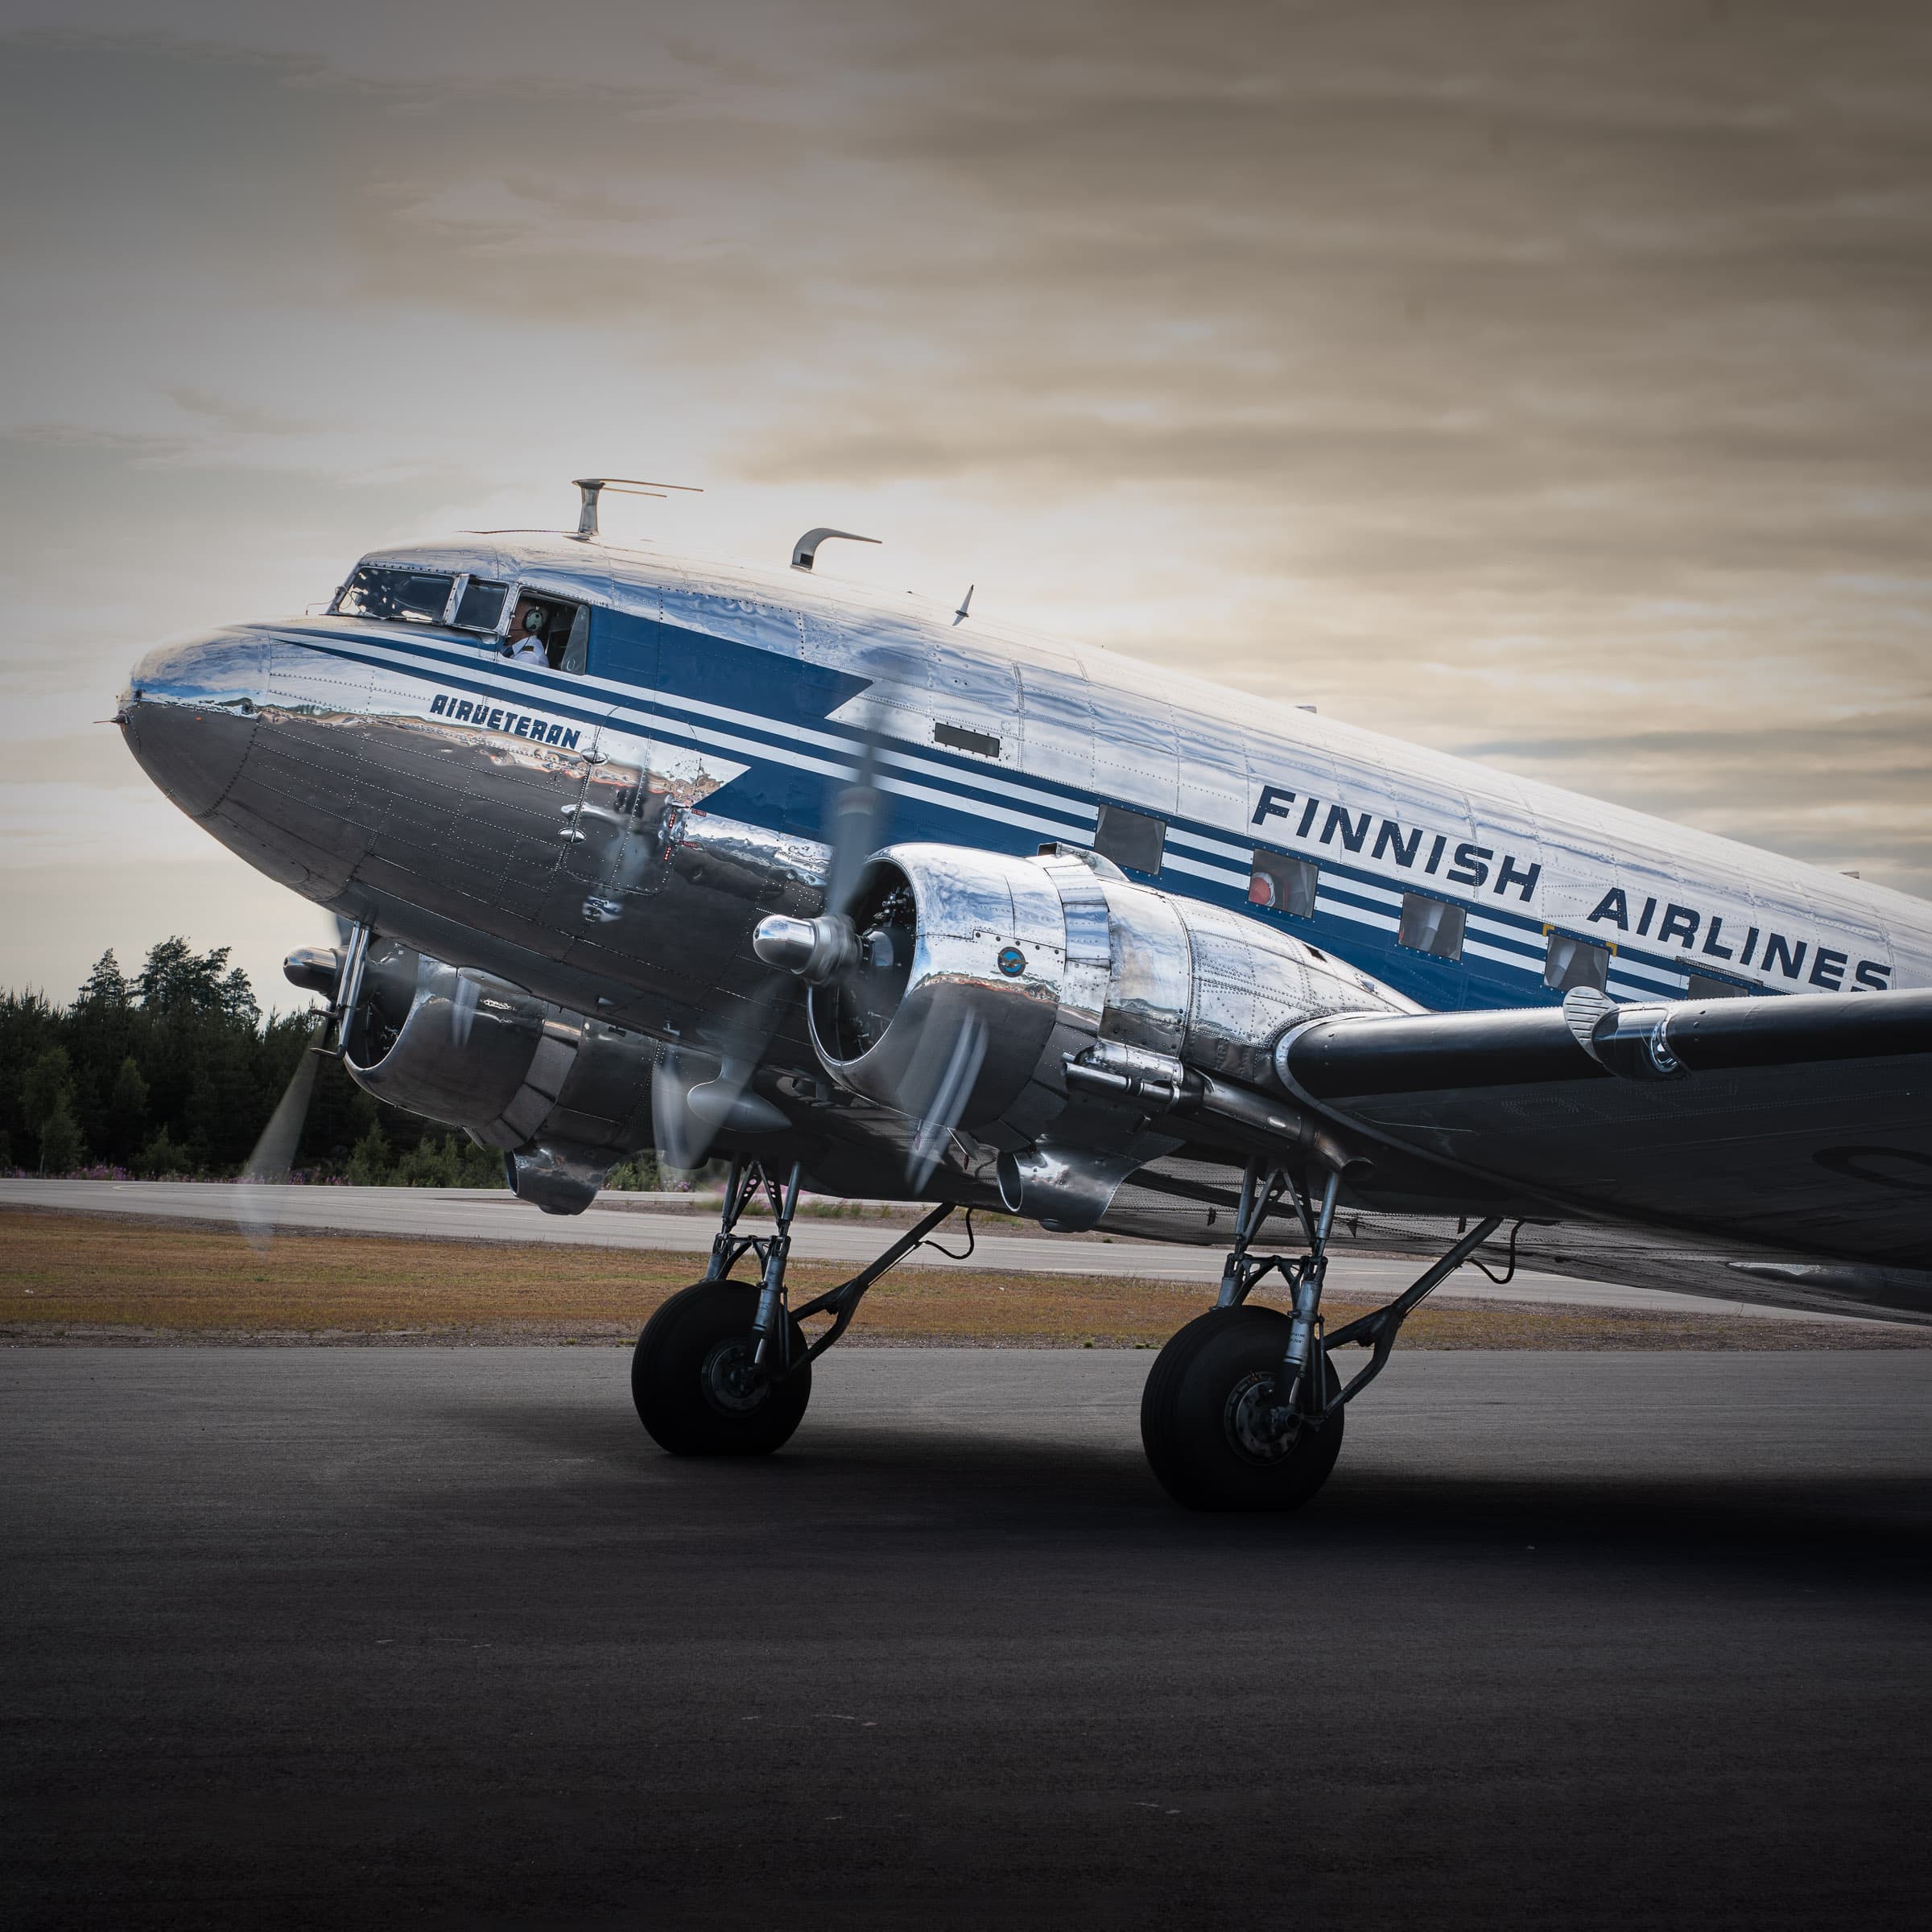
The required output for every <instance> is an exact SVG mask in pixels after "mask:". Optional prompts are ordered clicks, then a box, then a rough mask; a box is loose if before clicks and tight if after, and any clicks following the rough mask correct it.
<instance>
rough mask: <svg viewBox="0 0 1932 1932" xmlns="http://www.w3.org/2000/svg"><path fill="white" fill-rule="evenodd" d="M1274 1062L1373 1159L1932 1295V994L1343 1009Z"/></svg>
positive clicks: (1826, 1276)
mask: <svg viewBox="0 0 1932 1932" xmlns="http://www.w3.org/2000/svg"><path fill="white" fill-rule="evenodd" d="M1277 1064H1278V1068H1279V1071H1280V1072H1281V1074H1282V1078H1283V1080H1285V1081H1286V1084H1288V1085H1289V1087H1290V1088H1291V1089H1292V1090H1293V1091H1294V1092H1296V1093H1297V1094H1298V1096H1300V1097H1301V1098H1302V1100H1304V1101H1306V1102H1307V1103H1308V1104H1311V1106H1312V1107H1314V1108H1316V1109H1317V1110H1319V1112H1320V1113H1323V1114H1325V1115H1327V1117H1328V1118H1329V1119H1330V1120H1331V1121H1334V1122H1335V1123H1337V1124H1338V1125H1340V1126H1341V1127H1342V1128H1343V1129H1345V1130H1348V1131H1351V1132H1352V1133H1353V1134H1354V1135H1355V1136H1356V1137H1357V1139H1358V1140H1359V1141H1361V1142H1362V1143H1364V1152H1367V1153H1369V1154H1370V1155H1371V1156H1372V1157H1373V1154H1374V1152H1375V1150H1376V1148H1377V1146H1380V1147H1381V1148H1383V1149H1388V1150H1403V1151H1404V1152H1406V1153H1408V1154H1415V1155H1420V1156H1422V1157H1425V1158H1427V1159H1430V1160H1431V1161H1434V1162H1438V1163H1440V1164H1441V1165H1442V1166H1444V1167H1450V1168H1455V1169H1459V1170H1461V1171H1462V1172H1463V1173H1464V1174H1467V1175H1468V1176H1469V1177H1470V1179H1471V1180H1472V1183H1474V1182H1476V1181H1477V1180H1478V1179H1480V1180H1481V1181H1482V1182H1484V1183H1488V1186H1489V1187H1490V1188H1492V1189H1493V1188H1494V1187H1496V1186H1498V1185H1499V1184H1500V1185H1501V1186H1503V1187H1511V1186H1513V1187H1517V1188H1519V1189H1525V1190H1534V1191H1535V1192H1536V1193H1537V1194H1538V1195H1541V1196H1542V1197H1543V1198H1544V1199H1546V1200H1547V1201H1548V1202H1549V1203H1551V1205H1552V1206H1553V1207H1555V1208H1558V1209H1559V1210H1560V1211H1561V1213H1562V1217H1563V1219H1564V1220H1572V1219H1574V1220H1578V1221H1583V1222H1597V1223H1602V1222H1620V1223H1623V1224H1625V1225H1632V1224H1634V1225H1635V1226H1636V1227H1638V1228H1649V1229H1653V1230H1660V1231H1674V1232H1676V1233H1678V1234H1679V1235H1686V1234H1687V1235H1690V1236H1695V1237H1697V1242H1696V1245H1698V1246H1699V1248H1700V1249H1708V1250H1711V1251H1715V1252H1717V1253H1724V1252H1729V1253H1735V1254H1740V1255H1747V1256H1748V1255H1757V1256H1758V1257H1765V1256H1771V1257H1776V1256H1777V1255H1789V1256H1791V1257H1794V1260H1793V1261H1791V1262H1790V1263H1785V1264H1781V1263H1779V1262H1778V1261H1776V1260H1775V1259H1772V1260H1761V1261H1756V1262H1746V1263H1745V1264H1744V1265H1745V1266H1746V1268H1747V1269H1748V1272H1749V1273H1750V1274H1752V1276H1754V1277H1758V1278H1761V1279H1762V1280H1763V1281H1765V1282H1771V1281H1773V1280H1775V1279H1776V1278H1777V1276H1778V1274H1779V1273H1780V1272H1781V1271H1782V1272H1783V1273H1785V1274H1789V1275H1790V1278H1792V1280H1793V1281H1794V1282H1796V1281H1798V1280H1800V1279H1801V1278H1802V1279H1808V1280H1810V1281H1811V1282H1814V1283H1815V1285H1816V1286H1819V1287H1821V1288H1823V1289H1825V1290H1827V1291H1828V1292H1830V1291H1835V1292H1837V1293H1839V1294H1845V1295H1847V1296H1848V1297H1850V1298H1858V1299H1863V1300H1866V1301H1868V1302H1872V1304H1873V1305H1885V1304H1889V1305H1892V1306H1894V1307H1911V1308H1918V1309H1919V1310H1921V1311H1928V1312H1932V1274H1927V1275H1926V1278H1925V1280H1924V1281H1923V1282H1918V1281H1916V1280H1915V1279H1914V1277H1915V1275H1916V1274H1918V1272H1919V1271H1926V1270H1932V992H1899V993H1871V994H1859V995H1857V996H1845V995H1839V994H1822V995H1800V996H1794V997H1787V998H1780V999H1739V1000H1713V1001H1689V1002H1683V1003H1680V1004H1677V1005H1669V1006H1664V1005H1657V1006H1616V1005H1612V1003H1611V1002H1610V1001H1608V1000H1606V999H1604V998H1603V997H1602V996H1600V995H1598V994H1591V993H1580V994H1579V993H1572V994H1571V996H1570V998H1569V1000H1568V1001H1567V1002H1566V1004H1565V1005H1564V1006H1563V1008H1560V1009H1558V1008H1536V1009H1526V1010H1522V1011H1510V1012H1500V1013H1494V1012H1492V1013H1418V1014H1413V1015H1411V1014H1402V1015H1397V1016H1392V1017H1381V1016H1373V1017H1371V1016H1359V1017H1358V1016H1344V1017H1342V1018H1335V1019H1331V1020H1321V1021H1316V1022H1312V1023H1311V1024H1310V1025H1307V1026H1303V1027H1302V1028H1300V1029H1299V1030H1297V1031H1296V1032H1294V1033H1293V1034H1290V1035H1289V1036H1287V1038H1286V1039H1285V1040H1284V1041H1283V1042H1282V1047H1281V1048H1280V1050H1279V1052H1278V1056H1277ZM1536 1218H1538V1219H1542V1218H1543V1217H1542V1216H1540V1215H1539V1216H1537V1217H1536ZM1640 1245H1654V1244H1650V1243H1646V1244H1640ZM1730 1265H1731V1266H1732V1267H1733V1268H1736V1266H1738V1265H1739V1264H1738V1263H1737V1262H1736V1261H1732V1263H1731V1264H1730ZM1834 1267H1835V1268H1836V1270H1837V1273H1838V1274H1839V1276H1840V1277H1842V1279H1839V1280H1836V1281H1834V1280H1833V1279H1832V1278H1831V1277H1832V1273H1833V1269H1834ZM1751 1298H1755V1297H1751Z"/></svg>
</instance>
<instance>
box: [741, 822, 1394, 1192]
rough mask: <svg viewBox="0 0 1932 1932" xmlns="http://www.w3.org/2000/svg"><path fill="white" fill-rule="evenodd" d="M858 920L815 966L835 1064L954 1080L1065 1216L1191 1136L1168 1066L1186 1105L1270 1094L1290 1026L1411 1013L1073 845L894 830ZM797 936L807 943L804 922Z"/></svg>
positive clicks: (925, 1083)
mask: <svg viewBox="0 0 1932 1932" xmlns="http://www.w3.org/2000/svg"><path fill="white" fill-rule="evenodd" d="M821 923H822V922H821ZM851 927H852V931H855V932H856V934H857V956H856V959H855V960H850V961H841V962H839V969H838V970H837V971H836V972H829V973H828V975H827V976H824V977H823V978H822V979H816V980H814V979H811V978H809V977H808V993H807V1014H808V1017H809V1020H810V1024H811V1036H812V1041H813V1044H814V1045H815V1047H816V1049H817V1051H818V1053H819V1058H820V1059H821V1060H822V1061H823V1062H824V1067H825V1069H826V1071H827V1072H828V1074H830V1075H831V1076H832V1078H833V1079H834V1080H836V1081H838V1082H839V1083H840V1084H842V1085H844V1086H845V1087H848V1088H851V1089H852V1091H853V1092H857V1093H859V1094H861V1095H863V1096H865V1097H866V1098H868V1099H870V1100H877V1101H879V1102H881V1104H886V1105H888V1106H892V1107H896V1108H899V1109H900V1110H901V1111H902V1112H904V1113H910V1114H912V1115H914V1116H919V1115H923V1114H926V1113H930V1112H932V1111H936V1110H937V1103H936V1102H935V1095H940V1094H943V1093H944V1092H945V1089H946V1087H947V1081H948V1080H952V1081H953V1082H954V1083H955V1088H956V1090H955V1091H954V1092H952V1094H951V1095H950V1096H948V1097H949V1100H950V1104H948V1105H947V1107H946V1108H945V1112H946V1113H947V1117H948V1118H949V1119H950V1120H951V1121H953V1122H954V1123H956V1125H958V1126H959V1127H960V1128H961V1129H964V1130H966V1131H967V1132H968V1133H971V1134H972V1136H974V1137H976V1139H977V1140H978V1141H980V1142H981V1143H983V1144H984V1145H985V1146H987V1147H989V1148H991V1149H993V1150H997V1152H998V1153H999V1154H1001V1156H1002V1157H1003V1158H1001V1159H1000V1161H999V1162H998V1171H999V1176H1000V1181H1001V1191H1002V1192H1003V1194H1005V1196H1006V1199H1007V1204H1008V1205H1009V1207H1011V1208H1014V1209H1015V1211H1016V1212H1023V1213H1030V1214H1037V1215H1038V1216H1040V1218H1042V1219H1044V1220H1047V1224H1048V1225H1057V1226H1061V1227H1081V1226H1092V1224H1094V1223H1095V1222H1096V1221H1097V1220H1099V1219H1100V1216H1101V1215H1102V1214H1104V1212H1105V1210H1106V1205H1107V1203H1108V1200H1110V1199H1112V1196H1113V1192H1114V1191H1116V1190H1117V1188H1118V1187H1119V1185H1120V1183H1121V1179H1123V1178H1124V1176H1125V1174H1128V1173H1129V1172H1131V1171H1132V1170H1133V1167H1134V1166H1137V1165H1139V1164H1141V1162H1144V1161H1145V1160H1146V1159H1149V1158H1153V1157H1154V1154H1158V1152H1160V1151H1162V1150H1164V1149H1165V1148H1166V1147H1171V1146H1178V1145H1179V1144H1180V1143H1181V1141H1183V1140H1184V1139H1185V1138H1186V1137H1187V1129H1185V1128H1179V1129H1175V1130H1174V1131H1173V1132H1172V1133H1168V1134H1166V1137H1165V1138H1164V1139H1163V1137H1162V1132H1161V1130H1160V1129H1159V1127H1158V1124H1157V1125H1155V1127H1154V1128H1153V1129H1150V1108H1149V1107H1148V1105H1147V1104H1146V1098H1147V1095H1148V1092H1150V1088H1149V1085H1148V1083H1149V1081H1150V1080H1151V1081H1153V1082H1154V1084H1155V1086H1157V1087H1158V1085H1159V1084H1160V1077H1161V1075H1162V1070H1166V1074H1167V1075H1168V1076H1169V1077H1168V1080H1167V1086H1166V1104H1170V1105H1172V1104H1178V1103H1179V1100H1181V1097H1182V1096H1181V1089H1182V1088H1183V1085H1186V1086H1187V1089H1188V1093H1189V1096H1191V1100H1190V1104H1195V1103H1198V1101H1199V1098H1200V1096H1201V1095H1202V1093H1203V1092H1207V1093H1208V1096H1209V1097H1210V1099H1212V1095H1213V1092H1214V1091H1215V1089H1216V1087H1217V1085H1218V1086H1219V1087H1220V1088H1221V1089H1222V1090H1224V1091H1227V1092H1232V1091H1233V1090H1236V1089H1239V1090H1244V1091H1248V1092H1265V1091H1269V1090H1271V1089H1272V1087H1273V1072H1272V1057H1271V1056H1272V1054H1273V1050H1274V1042H1276V1040H1277V1039H1278V1038H1280V1037H1281V1035H1282V1034H1283V1033H1284V1032H1286V1030H1288V1029H1289V1028H1290V1027H1291V1026H1297V1025H1298V1024H1300V1023H1301V1022H1303V1021H1307V1020H1310V1019H1314V1018H1325V1017H1327V1016H1329V1015H1331V1014H1334V1013H1348V1012H1391V1013H1394V1012H1406V1011H1409V1010H1410V1002H1409V1001H1406V1000H1404V999H1402V997H1400V996H1399V995H1397V994H1396V993H1392V992H1390V991H1389V989H1387V988H1385V987H1383V986H1381V985H1378V984H1377V982H1376V981H1375V980H1372V979H1369V977H1368V976H1365V975H1364V974H1362V973H1360V972H1356V971H1355V970H1354V969H1353V968H1351V967H1349V966H1348V965H1346V964H1344V963H1343V962H1341V961H1340V960H1333V959H1331V958H1330V957H1329V956H1327V955H1326V954H1324V953H1323V952H1321V951H1320V950H1319V949H1318V948H1316V947H1312V946H1310V945H1308V944H1307V943H1304V942H1303V941H1302V940H1300V939H1297V938H1295V937H1294V935H1291V934H1289V933H1286V932H1283V931H1278V930H1277V929H1275V928H1274V927H1269V926H1265V925H1263V924H1261V923H1260V922H1259V921H1257V920H1254V919H1246V918H1244V917H1242V916H1241V914H1237V913H1234V912H1232V911H1227V910H1223V909H1221V908H1220V907H1218V906H1209V905H1206V904H1203V903H1202V902H1199V901H1198V900H1193V899H1184V898H1178V897H1176V896H1174V895H1173V894H1168V893H1164V892H1161V891H1159V890H1156V889H1154V888H1153V887H1150V886H1137V885H1135V884H1133V882H1131V881H1129V879H1128V878H1127V877H1125V874H1124V873H1121V870H1120V869H1119V868H1118V867H1117V866H1115V865H1113V864H1112V863H1111V862H1110V861H1108V860H1106V859H1104V858H1101V857H1098V856H1097V855H1096V854H1095V853H1093V852H1086V851H1082V850H1079V849H1077V848H1067V847H1058V848H1051V849H1050V850H1048V851H1047V852H1042V854H1041V855H1040V856H1039V857H1036V858H1017V857H1007V856H1005V855H1002V854H999V853H993V852H981V851H976V850H972V849H968V848H959V847H952V846H942V845H914V844H907V845H895V846H891V847H888V848H886V850H885V851H884V852H881V853H879V854H878V855H877V857H875V858H874V859H873V861H872V865H871V868H870V869H869V873H868V874H867V877H866V878H865V882H864V884H863V886H862V887H861V891H860V894H859V897H858V899H857V903H856V905H855V906H854V909H853V911H852V921H851ZM774 936H775V935H774ZM785 936H786V938H788V939H791V938H795V939H796V940H797V944H798V949H799V957H800V958H801V959H803V958H804V957H805V956H806V955H807V952H809V950H810V948H809V947H808V946H807V942H806V939H805V935H804V932H803V929H800V930H799V931H798V932H797V933H796V934H794V933H793V932H792V931H791V927H789V925H788V926H787V928H786V935H785ZM800 970H804V968H800ZM1122 1067H1125V1068H1127V1069H1128V1071H1127V1072H1125V1073H1123V1072H1121V1071H1119V1069H1120V1068H1122ZM1108 1068H1112V1069H1113V1070H1114V1071H1105V1069H1108ZM1070 1071H1071V1073H1072V1075H1073V1078H1071V1080H1070V1078H1069V1074H1070ZM1083 1074H1084V1075H1087V1076H1088V1077H1085V1078H1083V1077H1082V1075H1083ZM962 1085H963V1086H964V1092H963V1093H961V1092H959V1091H957V1088H959V1087H960V1086H962Z"/></svg>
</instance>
